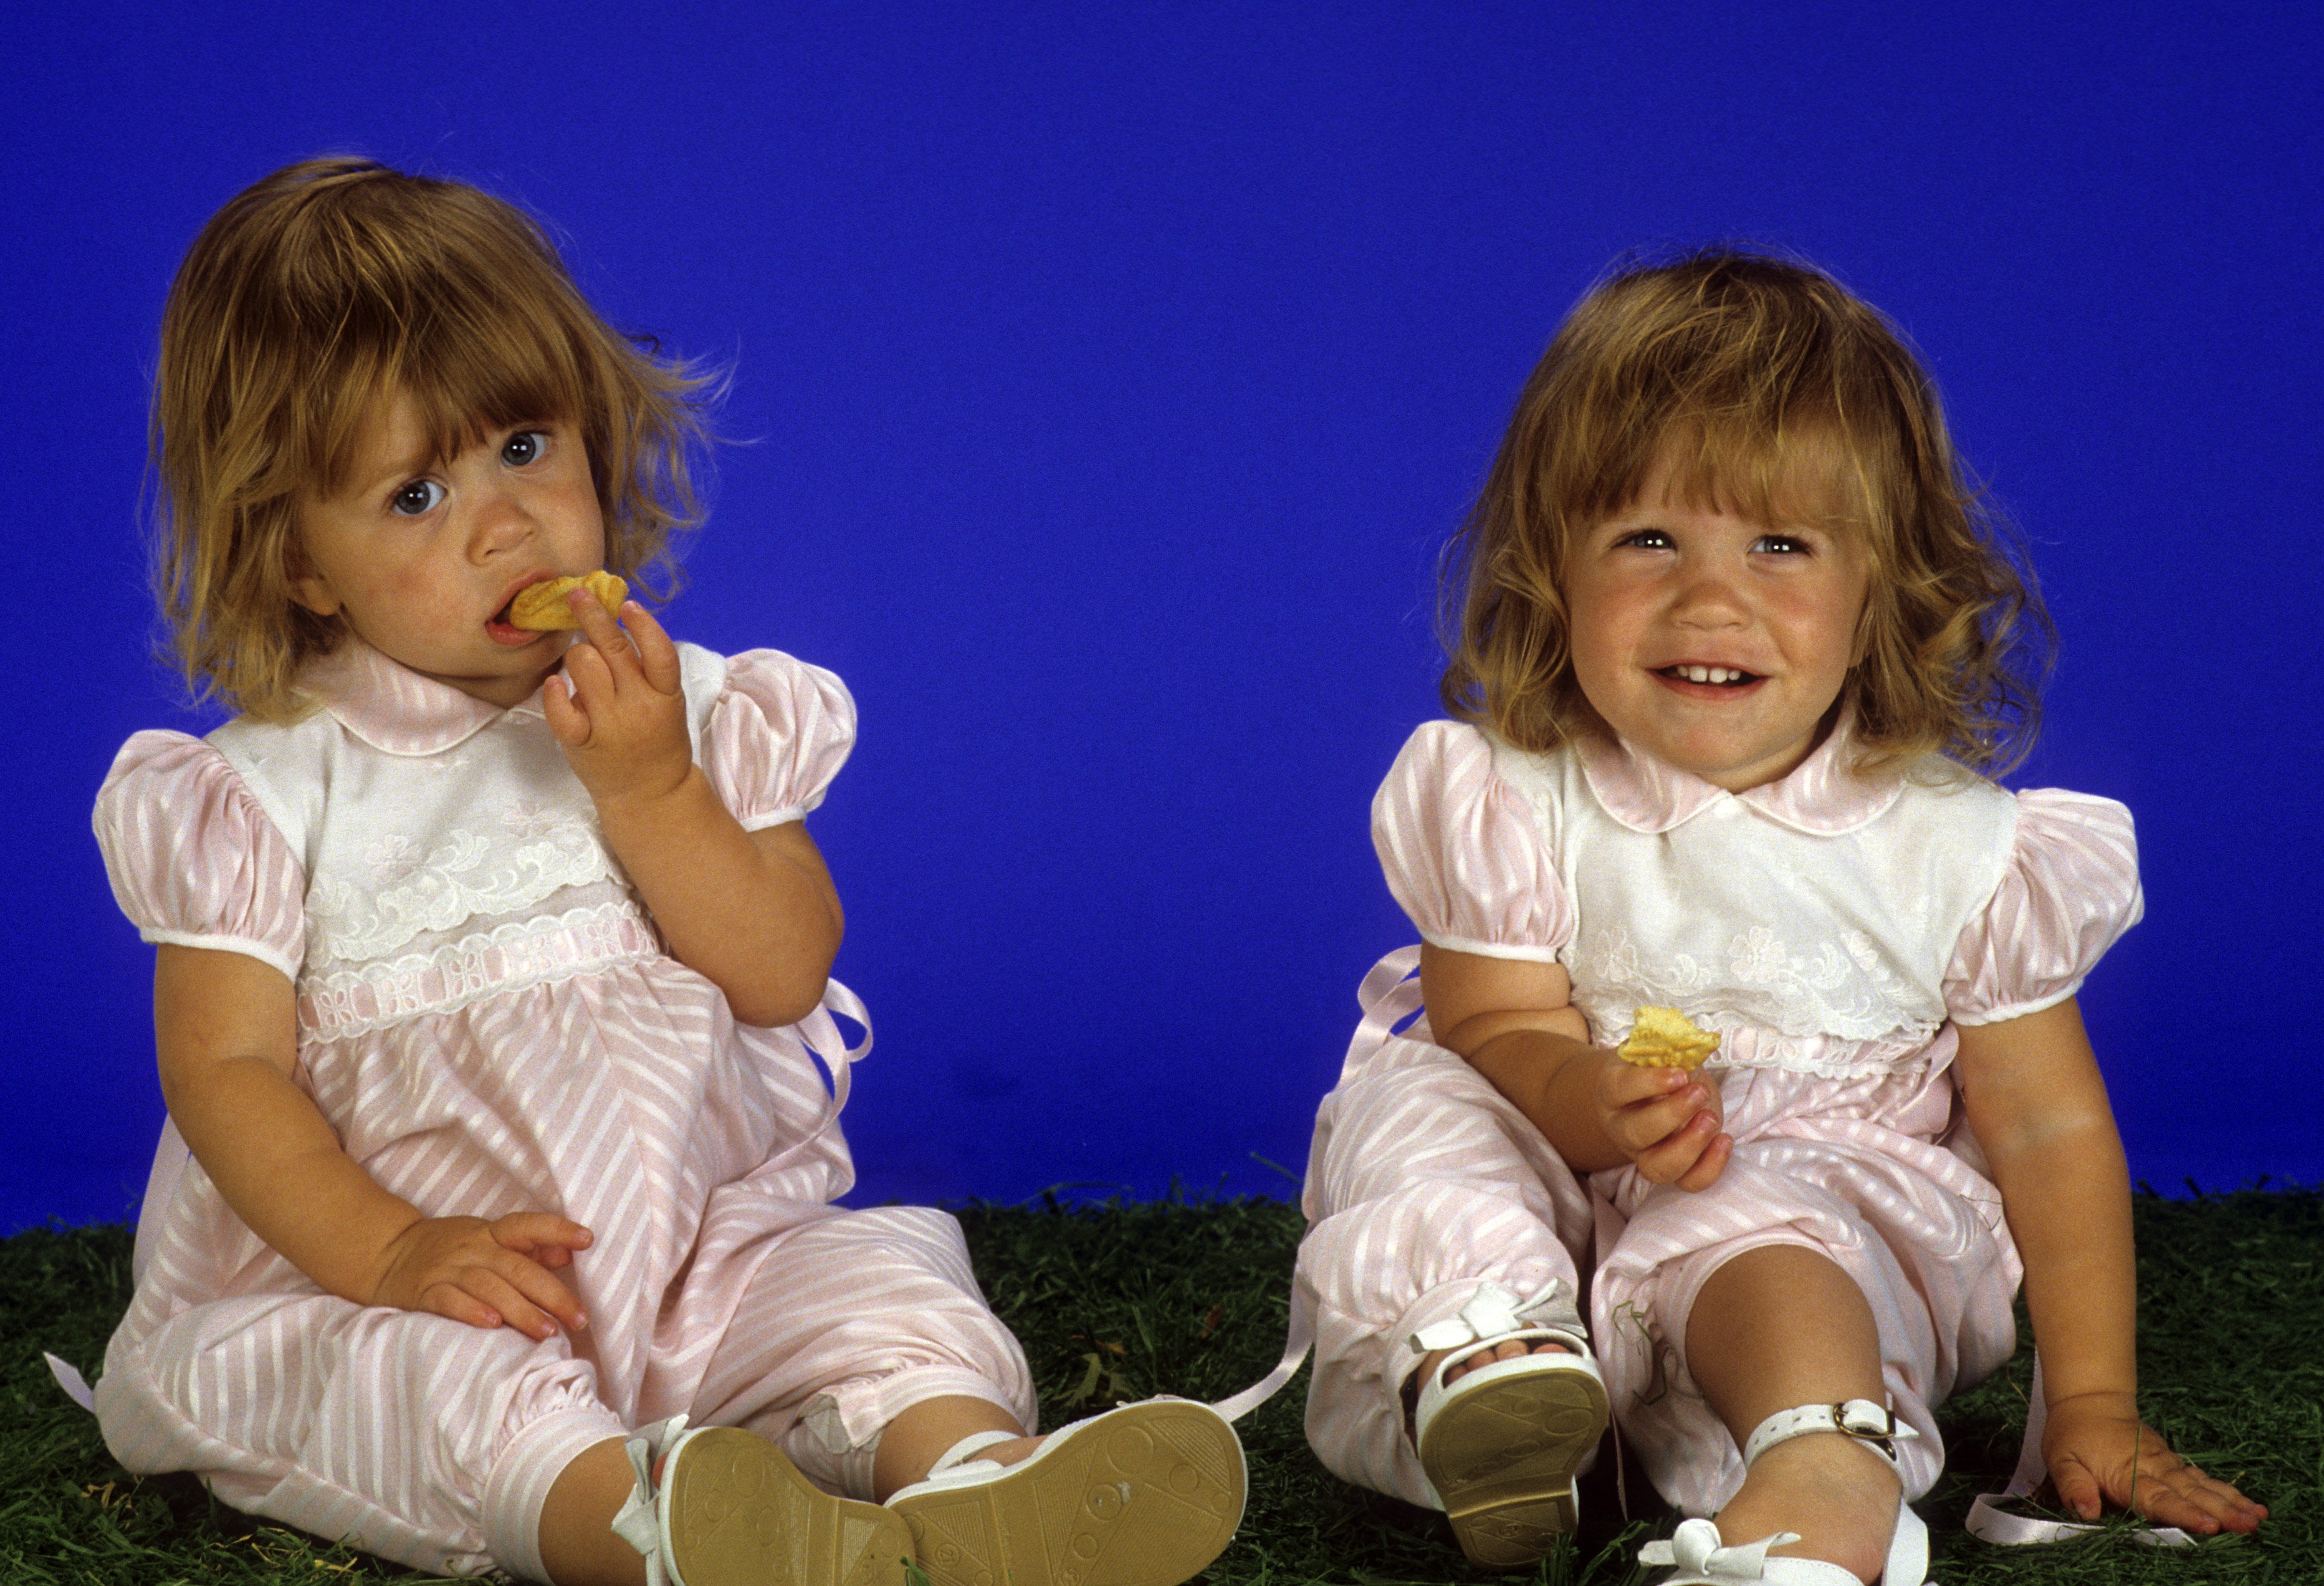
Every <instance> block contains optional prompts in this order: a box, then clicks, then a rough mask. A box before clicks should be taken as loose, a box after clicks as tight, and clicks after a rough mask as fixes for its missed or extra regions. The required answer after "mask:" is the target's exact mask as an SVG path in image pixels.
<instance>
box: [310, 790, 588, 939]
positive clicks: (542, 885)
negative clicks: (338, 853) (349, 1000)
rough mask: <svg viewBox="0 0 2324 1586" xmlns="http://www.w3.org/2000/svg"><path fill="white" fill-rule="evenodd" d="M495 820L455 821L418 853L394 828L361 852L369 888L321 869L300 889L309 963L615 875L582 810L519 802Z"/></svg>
mask: <svg viewBox="0 0 2324 1586" xmlns="http://www.w3.org/2000/svg"><path fill="white" fill-rule="evenodd" d="M499 826H500V830H498V831H491V830H484V829H479V828H476V827H470V826H458V827H454V828H452V829H451V830H450V831H448V832H447V833H446V834H445V835H444V838H443V840H442V841H441V842H440V843H438V844H436V846H434V847H432V848H430V849H429V850H427V851H426V852H425V853H422V852H421V851H420V847H419V845H418V844H416V843H414V842H413V841H412V840H411V838H410V837H408V836H404V835H401V834H389V835H387V836H383V837H380V838H377V839H375V840H374V841H373V842H371V843H370V844H366V845H365V846H364V850H363V853H362V859H361V865H362V868H364V869H367V870H368V871H369V872H370V873H369V874H368V875H367V876H364V877H363V879H364V880H365V881H370V882H371V883H373V885H372V887H371V888H369V889H365V888H361V887H358V886H356V885H354V884H351V882H350V880H349V879H343V878H342V877H340V876H338V875H335V874H318V876H317V877H316V878H315V879H314V881H313V882H312V883H311V884H310V885H309V888H308V890H307V956H308V959H309V962H320V961H328V960H337V961H338V962H340V963H349V962H355V963H361V962H364V961H365V960H370V959H378V958H383V957H384V956H385V955H386V954H389V953H391V952H392V951H394V950H395V949H396V948H398V947H401V945H403V944H404V943H406V942H409V941H410V940H411V938H412V937H414V936H420V935H422V934H424V933H426V932H429V931H448V930H451V929H453V928H454V927H457V926H458V925H459V924H460V923H461V922H462V921H463V920H467V919H474V918H476V917H479V916H484V917H491V916H493V915H511V914H521V913H523V912H524V911H525V910H527V909H529V908H532V907H533V906H534V905H535V904H537V903H539V901H540V900H541V899H544V898H547V897H549V896H550V895H551V894H553V893H556V892H558V891H561V890H564V889H566V888H567V887H581V886H586V885H588V884H589V883H590V882H592V881H608V880H618V879H620V877H621V871H620V870H619V869H618V867H616V866H615V864H614V862H613V855H612V854H610V853H607V852H606V851H605V845H604V842H603V841H602V840H601V839H600V838H599V836H598V834H597V830H596V827H595V825H594V824H593V823H592V822H590V821H589V820H586V819H585V818H583V817H581V816H576V815H574V814H571V813H569V812H567V811H565V810H560V809H557V808H554V807H541V806H539V805H534V804H530V803H527V802H523V801H521V800H520V801H516V802H512V803H511V804H509V805H507V806H506V807H503V809H502V811H501V815H500V821H499ZM512 838H513V839H515V841H514V843H513V844H512V842H511V839H512Z"/></svg>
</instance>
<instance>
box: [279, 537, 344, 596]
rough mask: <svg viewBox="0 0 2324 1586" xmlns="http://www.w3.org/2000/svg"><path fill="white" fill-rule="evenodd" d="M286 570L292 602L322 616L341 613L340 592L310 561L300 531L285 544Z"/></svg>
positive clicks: (283, 558)
mask: <svg viewBox="0 0 2324 1586" xmlns="http://www.w3.org/2000/svg"><path fill="white" fill-rule="evenodd" d="M282 570H283V572H284V573H285V574H287V575H288V576H289V578H290V584H291V599H292V600H294V601H296V602H298V603H299V604H300V605H302V606H305V607H306V608H307V609H308V610H309V611H310V612H312V613H315V614H316V615H317V616H318V617H336V616H337V615H338V614H339V606H340V604H341V602H340V600H339V595H338V592H337V590H335V589H333V588H332V587H331V581H330V580H329V579H328V578H326V577H324V576H323V575H322V574H320V573H318V572H317V571H316V570H315V564H314V563H313V562H311V561H309V560H308V559H307V548H306V547H305V546H303V545H301V544H300V543H299V536H298V533H297V531H296V530H293V531H292V533H291V537H290V538H289V539H287V540H285V541H284V542H283V547H282Z"/></svg>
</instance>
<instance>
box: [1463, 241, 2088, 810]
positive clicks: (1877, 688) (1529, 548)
mask: <svg viewBox="0 0 2324 1586" xmlns="http://www.w3.org/2000/svg"><path fill="white" fill-rule="evenodd" d="M1658 462H1660V463H1665V464H1667V466H1668V468H1669V475H1668V480H1669V484H1670V487H1671V490H1672V493H1673V494H1674V496H1675V497H1678V498H1679V499H1683V500H1684V501H1686V502H1688V503H1691V504H1695V505H1708V506H1711V507H1713V508H1715V509H1716V510H1720V511H1726V512H1735V513H1737V514H1738V515H1740V516H1746V517H1749V518H1752V519H1753V520H1755V521H1759V522H1763V523H1767V524H1770V525H1775V524H1780V523H1783V522H1786V521H1791V522H1797V521H1801V519H1800V514H1801V513H1802V512H1812V513H1813V514H1814V515H1815V516H1816V517H1817V518H1819V519H1820V520H1821V521H1824V522H1825V523H1827V524H1828V525H1830V526H1832V527H1836V528H1839V529H1841V530H1846V531H1853V532H1855V533H1858V534H1859V535H1860V536H1861V538H1862V542H1863V544H1864V545H1865V547H1866V549H1867V551H1868V553H1869V563H1870V567H1871V583H1870V590H1869V594H1868V595H1867V599H1866V603H1865V608H1864V613H1863V616H1862V619H1861V627H1860V629H1859V632H1858V635H1857V646H1858V656H1859V658H1860V659H1858V662H1857V663H1856V665H1855V666H1854V667H1853V668H1851V669H1850V670H1849V681H1848V684H1847V686H1846V696H1847V697H1849V698H1850V699H1852V700H1853V702H1854V705H1855V707H1856V729H1855V731H1856V736H1857V742H1858V746H1859V748H1860V750H1861V752H1862V753H1861V758H1860V761H1859V769H1870V768H1871V767H1874V766H1877V765H1882V764H1888V763H1893V762H1895V761H1902V760H1905V759H1909V758H1914V757H1917V756H1920V755H1923V754H1927V753H1931V752H1936V753H1941V754H1943V755H1945V756H1947V757H1949V758H1950V759H1951V760H1953V761H1957V762H1959V763H1960V764H1961V765H1964V766H1967V767H1969V768H1970V769H1971V770H1977V771H1979V772H1982V773H1984V774H1986V775H1988V776H2000V775H2002V774H2004V773H2006V772H2007V771H2008V770H2011V769H2012V768H2014V767H2015V766H2016V765H2017V764H2018V763H2019V762H2020V761H2023V760H2024V756H2025V754H2026V752H2028V751H2029V750H2030V749H2031V748H2032V747H2033V737H2034V735H2035V733H2036V732H2037V731H2038V729H2039V725H2040V720H2041V696H2040V690H2041V685H2042V683H2043V679H2044V678H2045V677H2046V675H2047V672H2048V669H2049V665H2050V661H2051V658H2052V654H2053V653H2054V650H2055V643H2056V635H2055V631H2054V629H2053V628H2052V625H2051V622H2050V619H2049V615H2048V613H2046V612H2045V611H2044V610H2043V605H2042V601H2041V595H2040V590H2039V588H2038V586H2037V585H2036V584H2035V582H2034V579H2033V572H2032V569H2031V567H2030V564H2029V563H2028V562H2027V561H2026V559H2025V558H2024V552H2023V549H2022V547H2021V546H2020V544H2019V542H2018V538H2017V535H2016V533H2015V530H2014V529H2013V527H2012V526H2011V525H2010V524H2009V522H2008V521H2006V519H2005V518H2004V517H2002V516H2001V515H2000V514H1999V513H1997V512H1995V511H1993V510H1992V509H1991V508H1989V507H1988V506H1987V504H1986V503H1985V502H1984V501H1983V500H1982V499H1981V496H1980V494H1979V493H1978V490H1977V489H1976V487H1975V486H1974V484H1972V482H1971V481H1970V479H1969V475H1968V473H1967V470H1966V469H1965V467H1964V466H1963V465H1962V463H1961V460H1960V457H1959V456H1958V455H1957V454H1956V453H1955V452H1954V450H1953V446H1952V441H1951V439H1950V437H1949V436H1948V435H1947V433H1946V429H1945V422H1944V414H1943V411H1942V409H1941V405H1940V403H1939V401H1938V399H1937V392H1936V387H1935V385H1934V383H1932V381H1931V380H1930V378H1929V376H1928V373H1927V372H1926V371H1925V370H1923V368H1922V366H1921V364H1920V362H1919V360H1918V359H1917V358H1915V357H1914V355H1913V353H1912V351H1911V349H1910V348H1909V347H1908V346H1907V345H1906V343H1905V339H1904V336H1903V334H1902V333H1901V332H1899V331H1898V330H1897V329H1896V327H1895V326H1893V325H1891V324H1890V323H1889V322H1888V320H1887V319H1886V318H1884V317H1883V316H1882V315H1881V314H1880V313H1879V311H1878V310H1877V309H1874V308H1872V307H1871V306H1870V305H1869V304H1867V303H1866V302H1864V301H1863V300H1861V299H1859V298H1858V297H1856V296H1854V295H1853V294H1852V293H1850V292H1849V291H1848V290H1846V289H1845V288H1843V287H1841V286H1840V284H1839V282H1837V281H1834V280H1832V278H1831V276H1829V275H1827V274H1825V273H1824V272H1821V271H1820V270H1817V269H1815V268H1813V267H1812V266H1810V265H1808V264H1805V263H1800V262H1798V261H1795V260H1792V259H1787V258H1783V257H1779V256H1775V255H1771V254H1763V253H1757V252H1753V251H1748V250H1745V249H1740V248H1734V247H1714V248H1706V249H1702V250H1701V251H1698V252H1694V253H1691V254H1686V255H1684V256H1683V257H1680V258H1678V259H1675V260H1673V261H1671V262H1668V263H1646V264H1631V265H1628V266H1627V267H1621V268H1618V269H1617V270H1616V271H1615V272H1612V273H1611V274H1609V276H1608V277H1607V278H1606V279H1604V280H1603V281H1600V283H1599V284H1598V285H1597V286H1595V287H1594V288H1592V289H1591V290H1590V291H1589V293H1588V294H1586V295H1585V296H1584V297H1583V298H1582V301H1581V302H1580V303H1579V304H1578V305H1577V306H1576V307H1575V308H1574V309H1573V311H1572V313H1571V314H1570V315H1568V316H1567V317H1566V319H1565V322H1564V323H1563V325H1562V326H1560V327H1559V328H1558V331H1557V334H1556V336H1555V337H1554V338H1553V339H1552V341H1551V342H1550V345H1549V350H1548V351H1547V352H1545V354H1543V355H1542V358H1541V362H1540V363H1539V364H1536V365H1535V368H1534V371H1533V374H1532V376H1531V377H1530V378H1529V379H1528V380H1527V381H1526V385H1525V390H1524V392H1523V393H1522V394H1521V395H1520V396H1519V397H1518V399H1517V413H1516V416H1515V417H1514V418H1513V419H1512V420H1510V423H1509V427H1508V433H1507V434H1506V435H1505V436H1504V437H1503V438H1502V440H1501V445H1500V450H1499V454H1498V455H1497V456H1495V457H1494V459H1493V466H1492V468H1491V471H1490V472H1489V474H1488V475H1487V476H1486V480H1485V484H1484V487H1483V489H1482V490H1481V491H1480V492H1479V493H1478V496H1477V500H1476V502H1475V503H1474V504H1473V505H1472V506H1471V509H1470V511H1469V513H1468V516H1467V518H1466V519H1465V521H1463V522H1462V525H1461V527H1460V529H1459V530H1457V531H1456V532H1455V533H1454V535H1453V536H1452V539H1451V540H1450V541H1449V542H1448V543H1447V545H1446V547H1445V549H1444V554H1443V561H1442V564H1441V567H1440V573H1441V578H1440V585H1439V588H1440V601H1441V606H1440V616H1441V622H1442V627H1443V634H1444V648H1445V652H1446V655H1447V657H1448V664H1447V666H1446V668H1445V671H1444V676H1443V682H1442V685H1441V691H1442V694H1443V700H1444V705H1445V708H1446V710H1447V711H1449V712H1450V713H1451V714H1452V715H1454V716H1456V717H1458V718H1460V719H1462V720H1463V721H1469V722H1473V723H1476V724H1480V725H1483V726H1489V727H1490V728H1491V729H1492V730H1493V731H1494V732H1496V733H1499V735H1500V736H1502V737H1503V738H1505V739H1507V740H1508V741H1509V742H1512V743H1515V744H1517V745H1518V746H1519V747H1522V748H1526V749H1532V750H1546V749H1550V748H1554V747H1555V746H1556V745H1557V744H1559V743H1562V742H1565V741H1567V740H1568V739H1571V738H1572V737H1575V736H1576V735H1578V734H1581V733H1588V732H1603V731H1604V730H1605V729H1604V724H1603V723H1602V722H1600V720H1599V718H1598V716H1597V714H1596V712H1594V711H1593V710H1592V709H1591V706H1590V703H1589V701H1588V700H1587V699H1586V698H1584V697H1583V696H1582V689H1581V687H1580V684H1579V683H1578V682H1577V681H1576V679H1575V677H1574V671H1573V664H1572V651H1571V641H1570V632H1569V625H1568V613H1567V610H1566V604H1565V596H1564V593H1563V591H1564V574H1565V568H1566V565H1567V560H1568V558H1569V556H1570V554H1571V550H1572V547H1573V546H1574V544H1575V543H1576V542H1577V541H1578V540H1579V539H1580V538H1581V537H1582V535H1583V534H1585V533H1587V532H1588V530H1590V529H1591V527H1592V526H1594V525H1595V524H1597V523H1599V522H1601V521H1604V520H1605V519H1606V518H1607V517H1608V516H1609V514H1611V513H1613V512H1617V511H1619V510H1620V509H1621V508H1623V507H1624V506H1626V505H1628V503H1630V502H1631V501H1632V500H1633V499H1634V498H1635V497H1636V496H1637V493H1638V491H1639V489H1640V487H1641V485H1642V484H1643V483H1644V481H1645V480H1646V476H1647V475H1648V474H1649V472H1650V471H1651V470H1652V469H1653V468H1654V467H1655V465H1656V464H1657V463H1658Z"/></svg>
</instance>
